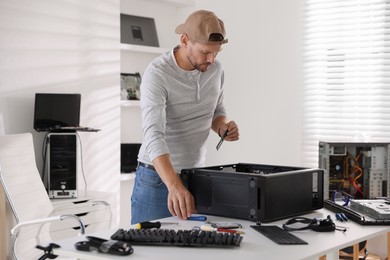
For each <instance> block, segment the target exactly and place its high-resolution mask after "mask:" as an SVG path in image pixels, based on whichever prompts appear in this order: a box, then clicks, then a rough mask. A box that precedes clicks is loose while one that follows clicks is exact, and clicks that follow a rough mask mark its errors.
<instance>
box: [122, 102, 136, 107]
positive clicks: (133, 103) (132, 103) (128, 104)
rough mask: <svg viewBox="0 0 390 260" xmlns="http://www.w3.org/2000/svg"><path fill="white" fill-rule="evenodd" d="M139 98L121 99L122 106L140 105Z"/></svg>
mask: <svg viewBox="0 0 390 260" xmlns="http://www.w3.org/2000/svg"><path fill="white" fill-rule="evenodd" d="M139 106H140V101H139V100H121V107H139Z"/></svg>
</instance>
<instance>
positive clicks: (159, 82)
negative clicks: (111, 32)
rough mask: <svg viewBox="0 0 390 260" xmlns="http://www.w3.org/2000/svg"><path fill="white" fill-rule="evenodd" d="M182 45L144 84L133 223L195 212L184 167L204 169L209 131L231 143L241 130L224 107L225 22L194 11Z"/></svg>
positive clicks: (181, 30)
mask: <svg viewBox="0 0 390 260" xmlns="http://www.w3.org/2000/svg"><path fill="white" fill-rule="evenodd" d="M175 32H176V33H177V34H180V35H181V37H180V42H181V45H179V46H177V47H175V48H174V49H173V50H171V51H169V52H167V53H165V54H163V55H161V56H160V57H158V58H157V59H155V60H154V61H153V62H152V63H151V64H150V65H149V66H148V67H147V69H146V71H145V73H144V75H143V79H142V83H141V111H142V128H143V142H142V146H141V148H140V152H139V154H138V161H139V164H138V167H137V171H136V178H135V184H134V190H133V194H132V197H131V202H132V203H131V206H132V213H131V214H132V220H131V222H132V224H135V223H139V222H142V221H147V220H153V219H158V218H163V217H168V216H170V215H173V216H177V217H178V218H179V219H187V218H188V217H190V215H191V214H192V213H196V209H195V204H194V198H193V196H192V195H191V193H190V192H189V191H188V190H187V189H186V187H185V186H184V185H183V184H182V182H181V180H180V177H179V176H178V175H177V173H180V171H181V169H184V168H194V167H202V166H204V163H205V157H206V140H207V138H208V136H209V133H210V129H212V130H214V131H215V132H216V133H217V134H218V135H219V136H222V135H223V134H224V133H225V132H226V131H227V136H226V138H225V140H226V141H236V140H238V138H239V131H238V127H237V125H236V123H235V122H234V121H230V122H229V120H228V118H227V116H226V111H225V108H224V105H223V83H224V72H223V69H222V66H221V64H220V63H219V62H218V61H217V60H216V56H217V54H218V53H219V52H220V51H221V49H222V45H223V44H225V43H227V41H228V40H227V39H226V38H225V28H224V24H223V22H222V21H221V20H220V19H218V17H217V16H216V15H215V14H214V13H212V12H209V11H205V10H200V11H196V12H194V13H192V14H191V15H190V16H189V17H188V18H187V19H186V21H185V23H184V24H181V25H179V26H178V27H177V28H176V31H175Z"/></svg>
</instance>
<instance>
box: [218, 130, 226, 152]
mask: <svg viewBox="0 0 390 260" xmlns="http://www.w3.org/2000/svg"><path fill="white" fill-rule="evenodd" d="M227 134H228V129H226V131H225V133H223V136H221V140H219V142H218V144H217V151H218V150H219V148H220V147H221V145H222V143H223V141H225V138H226V136H227Z"/></svg>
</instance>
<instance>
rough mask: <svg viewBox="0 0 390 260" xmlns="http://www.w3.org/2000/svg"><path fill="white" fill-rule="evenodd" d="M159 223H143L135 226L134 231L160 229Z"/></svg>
mask: <svg viewBox="0 0 390 260" xmlns="http://www.w3.org/2000/svg"><path fill="white" fill-rule="evenodd" d="M160 227H161V222H159V221H157V222H150V221H144V222H141V223H138V224H136V225H135V229H151V228H160Z"/></svg>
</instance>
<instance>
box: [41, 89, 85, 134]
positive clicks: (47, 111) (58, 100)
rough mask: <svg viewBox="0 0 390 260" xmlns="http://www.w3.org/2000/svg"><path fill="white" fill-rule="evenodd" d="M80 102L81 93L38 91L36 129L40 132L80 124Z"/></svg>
mask: <svg viewBox="0 0 390 260" xmlns="http://www.w3.org/2000/svg"><path fill="white" fill-rule="evenodd" d="M80 103H81V95H80V94H62V93H61V94H59V93H55V94H54V93H36V94H35V109H34V129H35V130H36V131H38V132H40V131H50V130H53V129H57V128H60V127H68V126H79V123H80Z"/></svg>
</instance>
